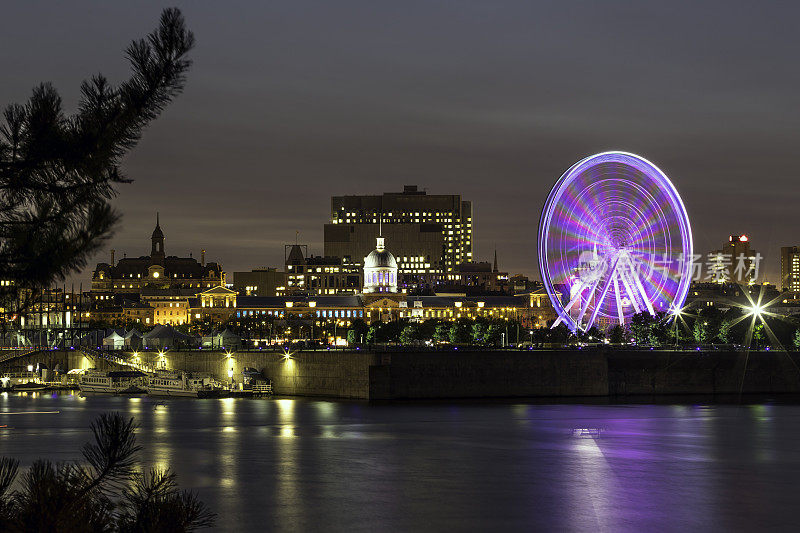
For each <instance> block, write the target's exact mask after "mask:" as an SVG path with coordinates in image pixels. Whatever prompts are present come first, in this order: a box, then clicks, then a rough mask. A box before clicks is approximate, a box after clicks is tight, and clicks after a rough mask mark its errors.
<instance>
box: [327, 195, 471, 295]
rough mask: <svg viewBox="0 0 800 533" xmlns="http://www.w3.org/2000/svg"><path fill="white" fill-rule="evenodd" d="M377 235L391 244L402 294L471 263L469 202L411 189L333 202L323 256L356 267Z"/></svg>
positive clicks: (349, 197) (347, 197) (436, 280)
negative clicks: (353, 263) (343, 260)
mask: <svg viewBox="0 0 800 533" xmlns="http://www.w3.org/2000/svg"><path fill="white" fill-rule="evenodd" d="M379 226H381V227H382V229H380V230H379ZM378 234H381V235H382V236H383V237H385V238H386V240H387V241H388V242H390V243H391V248H392V252H393V254H394V256H395V258H396V260H397V266H398V273H399V279H398V285H399V287H400V288H401V289H402V288H409V287H419V286H433V285H435V284H437V283H439V282H440V281H442V280H445V279H446V276H447V275H448V274H451V273H453V272H455V271H456V270H457V267H458V265H459V264H461V263H465V262H471V261H472V258H473V257H472V256H473V251H472V250H473V240H472V202H469V201H465V200H462V198H461V196H460V195H457V194H456V195H439V194H436V195H434V194H427V193H426V192H425V191H420V190H418V188H417V187H416V186H414V185H408V186H406V187H404V190H403V192H400V193H384V194H382V195H367V196H334V197H332V198H331V222H330V223H329V224H325V228H324V242H325V245H324V246H325V248H324V252H325V255H326V256H336V257H342V258H344V259H347V260H349V261H350V262H359V263H360V262H361V261H363V258H364V257H366V256H367V255H368V254H369V253H370V252H371V251H372V250H373V247H374V243H375V240H374V239H375V236H376V235H378Z"/></svg>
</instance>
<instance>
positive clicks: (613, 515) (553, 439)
mask: <svg viewBox="0 0 800 533" xmlns="http://www.w3.org/2000/svg"><path fill="white" fill-rule="evenodd" d="M52 411H57V413H53V412H52ZM105 411H120V412H122V413H124V414H126V415H129V416H133V417H135V418H136V420H137V422H138V423H139V425H140V429H139V431H138V437H139V442H140V444H142V445H143V446H144V451H143V454H142V458H143V460H144V461H145V462H146V463H148V464H152V465H156V466H161V467H165V466H167V465H169V466H172V467H173V468H174V470H175V471H177V473H178V475H179V481H180V483H181V485H182V486H183V487H184V488H190V489H193V490H195V491H196V492H198V493H199V495H200V497H201V498H202V499H203V500H204V501H205V502H206V503H207V504H208V505H209V506H210V507H211V508H212V509H213V510H214V511H215V512H217V513H218V515H219V523H218V526H219V529H220V530H229V531H256V530H258V531H266V530H277V531H321V530H324V531H378V530H383V531H445V530H456V531H489V530H493V531H501V530H503V531H531V530H541V531H566V530H581V531H690V530H691V531H698V530H704V531H711V530H716V531H719V530H726V531H731V530H735V531H742V530H753V529H760V530H764V529H770V530H790V529H791V530H796V529H797V518H796V514H795V509H796V508H797V505H798V504H800V491H799V490H798V489H799V488H800V484H799V483H798V478H799V476H800V406H795V405H772V404H768V403H766V404H759V405H749V406H744V405H743V406H735V405H730V406H699V405H696V406H693V405H624V406H613V405H540V404H534V403H524V402H520V403H475V402H470V403H458V402H452V403H396V404H368V403H363V402H338V401H322V400H307V399H222V400H193V399H173V400H165V401H160V400H154V399H151V398H147V397H143V398H127V397H104V396H94V397H90V398H82V397H80V396H79V395H55V394H54V395H49V394H41V393H28V394H24V393H23V394H8V393H6V394H2V395H0V424H8V426H9V427H8V428H5V429H0V453H2V454H4V455H10V456H13V457H16V458H18V459H20V460H21V461H22V462H23V465H27V464H29V463H30V462H31V461H32V460H33V459H35V458H37V457H49V458H51V459H55V460H68V459H73V458H77V457H78V456H79V450H80V446H81V445H82V444H83V443H84V442H86V441H87V440H88V439H89V438H90V435H89V431H88V426H89V423H90V421H91V420H92V419H93V418H95V417H96V416H97V415H98V414H100V413H102V412H105ZM12 413H20V414H12Z"/></svg>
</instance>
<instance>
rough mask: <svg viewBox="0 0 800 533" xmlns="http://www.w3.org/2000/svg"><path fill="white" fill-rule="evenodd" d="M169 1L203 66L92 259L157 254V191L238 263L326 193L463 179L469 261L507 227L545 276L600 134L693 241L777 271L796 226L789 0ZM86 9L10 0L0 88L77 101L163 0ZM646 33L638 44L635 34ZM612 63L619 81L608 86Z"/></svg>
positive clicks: (512, 252) (184, 247)
mask: <svg viewBox="0 0 800 533" xmlns="http://www.w3.org/2000/svg"><path fill="white" fill-rule="evenodd" d="M178 4H179V5H180V7H181V8H182V9H183V10H184V13H185V15H186V18H187V21H188V23H189V24H190V25H191V26H192V27H193V29H194V30H195V32H196V34H197V37H198V47H197V50H196V53H195V54H194V56H195V66H194V68H193V70H192V72H191V73H190V74H189V79H188V84H187V88H186V92H185V94H184V95H183V97H182V98H180V99H179V100H178V101H177V102H176V103H175V105H174V106H173V107H171V108H170V109H168V110H167V112H166V113H165V114H164V116H163V117H162V119H161V120H159V121H158V122H157V123H155V124H154V125H153V127H152V128H151V129H150V130H149V131H148V135H146V136H145V138H144V139H143V140H142V142H141V144H140V146H139V147H138V148H137V150H135V151H134V152H133V153H132V154H131V155H130V156H129V157H128V158H127V159H126V162H125V167H126V171H127V172H128V174H129V175H130V176H131V177H132V178H134V179H135V182H134V183H133V184H131V185H126V186H123V187H121V189H120V196H119V198H118V201H117V205H118V206H119V208H120V210H121V211H122V212H123V214H124V215H125V217H124V219H123V221H122V223H121V224H120V226H119V227H118V231H117V234H116V236H115V237H113V238H112V239H111V240H110V241H109V243H108V245H107V246H106V251H104V252H101V253H99V254H98V255H97V256H95V258H94V260H93V262H92V263H94V262H99V261H107V260H108V258H109V255H110V254H109V252H108V250H110V249H111V248H114V249H116V250H117V257H121V256H122V254H123V253H127V254H128V256H129V257H131V256H138V255H142V254H144V253H146V252H147V241H146V240H144V238H143V236H146V235H148V234H149V232H150V231H151V230H152V226H153V219H154V215H155V212H156V211H160V212H161V216H162V223H163V226H164V227H165V231H166V232H167V234H168V235H169V236H170V237H169V240H168V242H167V249H168V251H170V252H172V253H175V254H177V255H186V254H187V253H188V252H189V251H192V252H193V253H194V254H195V256H197V254H199V250H200V249H206V250H207V253H208V255H209V257H211V258H213V259H215V260H218V261H220V262H222V264H223V267H224V268H225V270H226V271H229V272H232V271H234V270H246V269H249V268H253V267H258V266H278V265H280V264H281V262H282V255H283V244H284V243H286V242H293V241H294V237H295V231H298V230H299V231H300V240H301V241H302V242H305V243H307V244H308V245H309V247H310V250H311V251H313V252H315V253H321V252H322V242H323V233H322V226H323V225H324V224H325V223H326V222H328V217H327V212H328V210H329V201H330V197H331V196H335V195H345V194H381V193H383V192H387V191H401V190H402V187H403V186H404V185H407V184H417V185H418V186H420V187H421V188H426V189H427V190H428V191H429V192H431V193H442V194H452V193H455V194H461V195H463V196H464V197H465V198H470V199H472V201H473V203H474V211H475V215H474V227H475V239H474V241H475V254H474V259H475V260H490V259H491V257H492V254H493V251H494V248H495V246H496V248H497V250H498V253H499V259H500V264H501V266H502V268H503V269H504V270H507V271H509V272H511V273H516V272H522V273H525V274H528V275H531V276H536V277H538V271H537V268H536V256H535V242H536V225H537V223H538V218H539V213H540V209H541V207H542V205H543V204H544V199H545V197H546V195H547V192H548V191H549V190H550V188H551V186H552V184H553V183H554V182H555V180H556V179H557V178H558V177H559V176H560V175H561V174H562V173H563V172H564V171H565V170H566V169H567V168H568V167H569V166H570V165H571V164H572V163H573V162H575V161H577V160H579V159H580V158H582V157H585V156H588V155H590V154H592V153H596V152H599V151H602V150H606V149H619V150H626V151H631V152H635V153H640V154H642V155H643V156H645V157H647V158H648V159H650V160H651V161H653V162H654V163H655V164H657V165H658V166H659V167H660V168H661V169H662V170H664V172H665V173H666V174H667V175H668V176H669V177H670V179H671V180H672V181H673V182H674V183H675V185H676V187H677V188H678V190H679V191H680V193H681V195H682V197H683V200H684V202H685V204H686V207H687V210H688V213H689V217H690V220H691V221H692V227H693V233H694V240H695V250H696V253H701V254H706V253H707V252H709V251H711V250H715V249H717V248H718V247H719V243H720V242H721V241H724V240H725V239H727V236H728V235H731V234H747V235H749V236H750V237H751V239H752V242H753V245H754V247H755V248H756V249H758V250H759V251H760V252H761V253H762V254H763V255H764V257H765V261H766V265H765V266H766V273H767V275H768V277H769V279H770V281H772V282H773V283H778V282H779V280H778V279H777V278H778V275H779V272H780V264H779V260H778V259H779V254H780V248H781V247H782V246H794V245H795V244H797V240H798V239H797V237H795V234H794V231H795V230H794V229H793V228H792V227H791V226H790V225H787V224H784V223H782V221H783V220H786V219H787V217H788V216H789V214H790V213H791V209H792V207H793V205H794V204H796V200H797V198H796V195H795V194H793V191H792V189H791V188H790V187H789V186H788V185H789V184H790V183H791V180H792V178H793V176H792V173H793V170H792V165H791V163H790V161H792V160H793V157H792V155H793V145H794V143H795V141H796V136H797V134H796V131H797V125H798V122H799V121H798V111H797V105H796V103H797V102H796V99H797V97H796V95H794V94H793V92H792V90H791V88H792V87H795V86H796V85H797V83H796V82H797V81H798V80H797V79H796V78H797V73H796V72H795V71H794V70H790V69H786V68H785V67H784V65H786V64H790V63H789V61H788V58H789V55H790V53H791V52H790V51H791V49H792V47H791V46H790V45H791V44H792V42H793V39H794V36H793V34H792V31H793V30H792V28H791V24H790V21H791V20H793V19H794V16H793V12H795V11H796V10H797V8H796V7H788V8H785V9H784V10H783V11H782V12H781V15H780V16H776V13H775V9H773V10H763V9H760V8H756V7H755V6H753V7H750V6H747V5H745V4H743V3H742V4H735V3H734V4H731V3H725V4H722V3H720V4H713V3H706V4H704V5H702V6H695V7H693V8H692V11H693V17H692V18H691V20H687V19H685V17H682V16H680V14H679V13H673V12H671V10H670V9H669V7H668V6H667V7H660V6H655V5H651V6H643V5H638V4H633V3H613V4H606V5H604V6H602V7H598V6H592V5H586V6H581V7H580V8H575V7H571V6H552V5H548V6H543V5H516V6H514V5H509V6H508V8H507V9H504V10H502V11H499V10H498V11H495V10H492V9H491V8H489V7H486V6H481V5H461V6H459V10H458V11H457V12H454V11H452V10H449V9H446V8H443V7H441V6H431V5H427V4H426V5H419V4H407V5H404V6H403V9H402V10H401V9H399V8H397V9H393V8H390V7H387V6H373V5H368V4H358V3H347V4H341V5H340V6H337V7H332V6H330V5H326V4H302V5H300V4H289V3H278V4H271V5H270V6H260V5H249V4H240V5H238V6H237V9H236V10H232V11H231V12H230V13H228V14H227V16H225V17H221V16H220V14H219V13H218V10H216V11H215V9H214V7H215V6H214V5H213V4H211V3H201V2H193V3H185V4H182V3H180V2H179V3H178ZM78 7H82V8H83V9H76V7H75V5H74V4H73V5H71V6H57V5H56V6H50V8H49V9H48V10H46V11H44V12H42V11H41V10H38V9H37V8H36V6H28V5H24V4H17V5H13V6H9V7H8V8H7V9H8V11H9V16H8V17H6V18H5V20H6V21H7V22H0V26H2V29H3V31H4V32H5V34H6V35H8V37H9V38H10V39H12V40H14V41H15V42H17V43H19V45H20V46H19V51H18V53H16V54H14V55H13V57H12V56H8V57H4V58H3V60H2V64H3V66H4V67H5V69H4V70H5V71H6V72H9V73H10V74H9V76H7V78H6V79H5V80H4V81H5V83H4V85H3V86H2V87H0V101H2V102H3V103H4V104H7V103H11V102H22V101H24V100H25V99H26V98H27V97H28V95H29V94H30V89H31V88H32V87H33V86H34V85H36V84H37V83H39V82H41V81H52V82H53V83H54V84H55V86H56V87H57V88H58V89H59V90H60V91H62V94H63V95H64V98H65V107H66V108H67V109H68V110H70V109H74V106H75V103H76V101H77V92H78V88H79V83H80V81H81V80H83V79H84V78H86V77H88V76H90V75H91V74H93V73H94V72H96V71H97V70H101V71H103V72H104V73H107V74H108V75H109V77H110V78H111V79H112V80H114V79H118V78H120V77H121V76H123V75H124V73H125V72H126V70H127V65H126V63H125V62H124V61H123V60H122V59H121V58H120V50H122V49H124V47H125V46H126V45H127V43H128V42H129V41H130V40H131V39H133V38H135V37H137V36H139V35H141V34H142V33H143V31H145V30H147V29H149V27H150V25H151V24H152V19H153V17H154V16H156V15H157V14H158V12H159V11H160V5H158V4H156V3H145V4H137V5H135V6H134V5H117V4H113V5H103V4H95V3H80V4H78ZM311 14H313V16H310V15H311ZM487 19H488V23H487ZM12 20H13V21H14V24H13V25H12V24H10V21H12ZM598 21H602V24H600V23H598ZM767 25H768V29H767ZM711 27H713V31H709V28H711ZM495 28H503V32H502V33H500V32H497V31H496V29H495ZM632 33H633V34H635V35H632ZM615 34H621V35H624V37H623V38H619V39H618V38H616V37H615ZM636 36H638V40H639V41H640V42H641V43H642V45H641V46H640V47H632V46H630V45H629V43H630V40H631V39H632V38H635V37H636ZM751 36H758V39H757V40H756V39H755V37H751ZM365 44H366V46H365ZM489 57H491V58H492V60H491V61H489V60H488V59H487V58H489ZM607 79H614V80H615V81H618V80H619V79H625V80H626V83H624V84H619V83H614V84H613V87H614V90H613V91H611V90H610V89H609V87H610V86H611V85H609V84H607V83H606V82H605V81H604V80H607ZM231 80H236V81H235V82H234V81H231ZM387 244H388V245H389V246H390V243H387ZM91 267H92V264H90V265H89V268H87V270H86V271H85V272H84V274H83V275H82V276H80V277H79V278H78V279H82V280H84V281H87V280H88V272H90V271H91Z"/></svg>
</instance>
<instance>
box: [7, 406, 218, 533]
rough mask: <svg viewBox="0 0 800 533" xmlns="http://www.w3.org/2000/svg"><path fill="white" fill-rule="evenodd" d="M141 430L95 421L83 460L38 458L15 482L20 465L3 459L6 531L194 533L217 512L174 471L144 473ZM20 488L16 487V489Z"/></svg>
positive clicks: (106, 418)
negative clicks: (181, 482) (138, 437)
mask: <svg viewBox="0 0 800 533" xmlns="http://www.w3.org/2000/svg"><path fill="white" fill-rule="evenodd" d="M135 430H136V426H135V425H134V423H133V419H132V418H131V419H129V420H126V419H124V418H123V417H122V415H120V414H118V413H114V414H104V415H100V417H98V418H97V420H95V422H93V423H92V433H93V435H94V442H92V443H87V444H86V445H85V446H84V447H83V459H84V462H83V463H78V462H74V463H53V462H52V461H49V460H46V459H39V460H37V461H35V462H34V463H33V464H32V465H31V467H30V469H29V470H28V471H27V472H25V473H24V474H22V476H20V477H21V479H20V480H19V482H17V477H18V471H19V463H18V462H17V461H16V460H14V459H10V458H8V457H3V458H2V459H0V531H10V532H17V531H20V532H21V531H60V532H80V531H109V532H113V531H120V532H129V531H130V532H133V531H138V532H143V531H153V532H155V531H170V532H181V531H193V530H195V529H198V528H202V527H211V526H213V525H214V521H215V515H214V513H212V512H211V511H209V510H208V509H207V508H206V507H205V505H204V504H203V503H202V502H201V501H199V500H198V499H197V497H196V496H195V495H194V494H192V493H191V492H187V491H180V490H179V489H178V487H177V483H176V480H175V474H173V473H171V472H170V471H169V470H167V471H159V470H150V471H149V472H147V473H142V472H140V471H139V469H138V460H137V455H138V453H139V450H140V449H141V447H140V446H138V445H137V444H136V435H135ZM15 484H17V485H18V486H17V487H16V488H15V487H14V485H15Z"/></svg>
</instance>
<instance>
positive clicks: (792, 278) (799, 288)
mask: <svg viewBox="0 0 800 533" xmlns="http://www.w3.org/2000/svg"><path fill="white" fill-rule="evenodd" d="M781 289H782V290H784V291H791V292H793V293H796V294H797V293H800V246H783V247H781Z"/></svg>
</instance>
